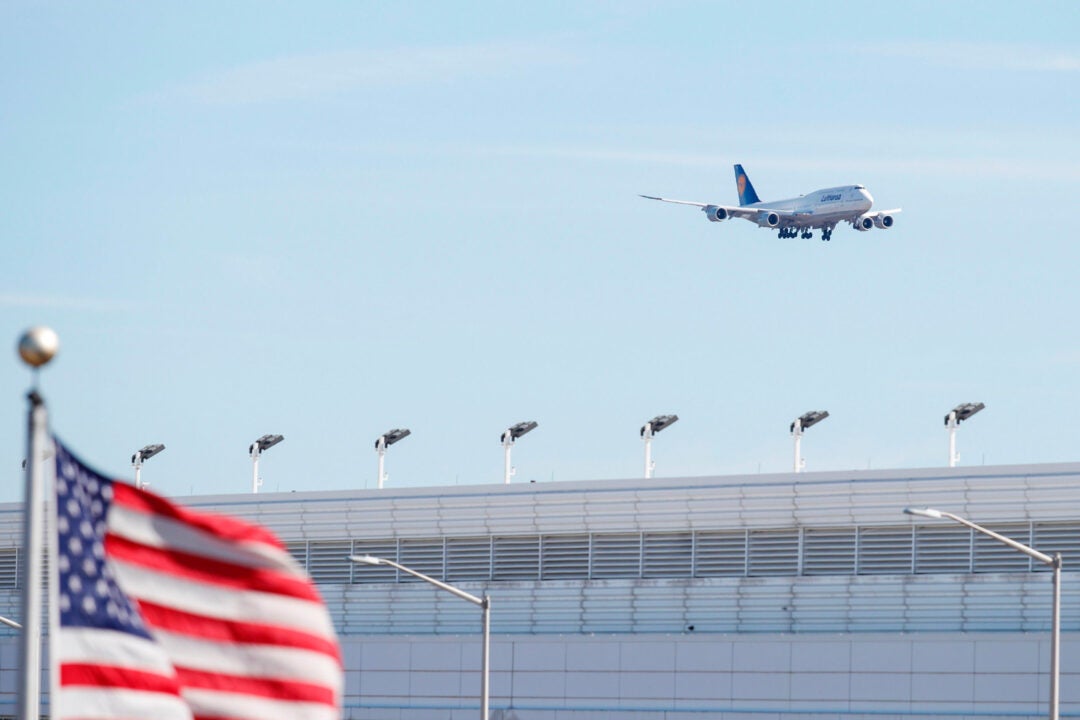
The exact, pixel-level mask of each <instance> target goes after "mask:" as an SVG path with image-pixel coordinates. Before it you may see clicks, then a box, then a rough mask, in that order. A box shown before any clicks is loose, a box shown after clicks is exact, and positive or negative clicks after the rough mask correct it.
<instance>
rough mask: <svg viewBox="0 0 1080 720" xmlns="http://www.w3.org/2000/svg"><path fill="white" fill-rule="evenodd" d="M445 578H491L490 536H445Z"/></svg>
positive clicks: (451, 579) (453, 579) (452, 579)
mask: <svg viewBox="0 0 1080 720" xmlns="http://www.w3.org/2000/svg"><path fill="white" fill-rule="evenodd" d="M446 578H447V579H448V580H450V581H451V582H453V581H456V580H488V579H490V578H491V538H490V537H471V538H447V540H446Z"/></svg>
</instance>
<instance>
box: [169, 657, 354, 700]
mask: <svg viewBox="0 0 1080 720" xmlns="http://www.w3.org/2000/svg"><path fill="white" fill-rule="evenodd" d="M176 676H177V678H178V679H179V680H180V684H181V685H183V686H184V687H185V688H191V689H196V688H197V689H199V690H215V691H218V692H226V693H236V694H239V695H254V696H258V697H266V698H273V699H275V700H283V701H287V702H309V703H319V704H320V705H329V706H331V707H337V697H336V696H335V694H334V690H333V688H330V687H327V686H325V685H315V684H314V683H307V682H299V681H295V680H281V679H274V678H259V677H249V676H245V675H226V674H224V673H212V672H206V671H204V670H193V669H191V668H186V667H177V668H176Z"/></svg>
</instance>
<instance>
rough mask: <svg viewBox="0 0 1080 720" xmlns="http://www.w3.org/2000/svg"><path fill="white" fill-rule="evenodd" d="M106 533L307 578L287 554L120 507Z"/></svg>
mask: <svg viewBox="0 0 1080 720" xmlns="http://www.w3.org/2000/svg"><path fill="white" fill-rule="evenodd" d="M109 531H110V532H112V533H115V534H117V535H120V536H121V537H125V538H127V539H129V540H132V541H134V542H137V543H139V544H141V545H148V546H150V547H155V548H161V549H168V550H176V551H179V552H185V553H190V554H192V555H201V556H203V557H207V558H211V559H213V560H221V561H224V562H229V563H234V564H236V565H244V566H246V567H253V568H269V569H275V570H279V571H281V572H283V573H286V574H289V575H295V576H297V577H306V575H305V574H304V572H303V570H301V569H300V566H299V565H298V564H297V562H296V560H295V559H294V558H293V556H292V555H290V554H289V553H288V551H287V550H282V549H280V548H276V547H274V546H273V545H268V544H266V543H260V542H247V543H237V542H232V541H228V540H222V539H220V538H219V537H217V536H215V535H213V534H211V533H207V532H204V531H202V530H199V529H197V528H195V527H192V526H191V525H188V524H187V523H183V522H179V521H177V520H173V519H172V518H169V517H166V516H164V515H154V514H150V513H144V512H139V511H138V510H135V509H133V508H130V507H127V506H125V505H121V504H120V503H114V504H113V506H112V507H111V508H110V509H109Z"/></svg>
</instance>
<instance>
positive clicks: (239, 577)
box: [50, 441, 343, 720]
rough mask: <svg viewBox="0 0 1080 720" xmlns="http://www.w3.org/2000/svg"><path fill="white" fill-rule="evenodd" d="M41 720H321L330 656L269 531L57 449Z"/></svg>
mask: <svg viewBox="0 0 1080 720" xmlns="http://www.w3.org/2000/svg"><path fill="white" fill-rule="evenodd" d="M55 507H56V518H55V520H56V525H55V527H56V555H55V558H54V562H55V569H56V587H55V588H54V593H53V601H54V602H55V603H56V610H57V612H55V613H54V614H53V615H54V618H55V620H54V622H56V621H57V620H58V622H59V627H54V628H53V632H52V633H50V635H51V638H52V639H51V642H52V653H51V656H52V658H53V660H52V666H53V693H52V697H51V708H50V715H51V716H52V717H54V718H60V719H61V720H75V719H76V718H78V719H93V720H120V719H122V720H132V719H133V718H153V719H154V720H173V719H174V718H176V719H180V718H184V719H189V718H199V719H202V720H224V719H226V718H228V719H230V720H233V719H236V720H240V719H243V720H271V719H276V718H281V719H282V720H285V719H286V718H287V719H288V720H330V719H334V718H338V717H340V700H341V684H342V676H343V672H342V665H341V655H340V652H339V649H338V644H337V638H336V636H335V634H334V628H333V624H332V623H331V620H330V617H329V614H328V613H327V611H326V608H325V606H324V605H323V603H322V600H321V598H320V597H319V595H318V592H317V591H316V589H315V587H314V585H313V584H312V583H311V581H310V579H309V578H308V577H307V576H306V575H305V574H304V572H303V570H302V569H300V567H299V566H298V565H297V563H296V562H295V561H294V560H293V558H292V557H291V556H290V555H289V553H288V552H287V551H286V550H285V548H284V546H283V545H282V544H281V542H280V541H279V540H278V539H277V538H276V537H274V535H273V533H271V532H270V531H269V530H267V529H265V528H262V527H260V526H258V525H253V524H250V523H247V522H244V521H241V520H237V519H235V518H230V517H226V516H222V515H212V514H209V513H201V512H194V511H192V510H188V509H186V508H183V507H180V506H178V505H175V504H173V503H171V502H169V501H167V500H164V499H162V498H160V497H158V496H156V495H153V494H152V493H149V492H146V491H144V490H139V489H136V488H135V487H133V486H131V485H127V484H125V483H122V482H114V481H112V480H109V479H107V478H105V477H102V476H101V475H100V474H99V473H97V472H95V471H94V470H91V469H90V468H88V467H87V466H86V465H85V464H83V463H82V462H81V461H80V460H79V459H78V458H76V457H75V456H74V455H72V454H71V452H70V451H69V450H67V448H65V447H64V446H63V445H62V444H61V443H60V442H59V441H56V506H55Z"/></svg>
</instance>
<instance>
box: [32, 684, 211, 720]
mask: <svg viewBox="0 0 1080 720" xmlns="http://www.w3.org/2000/svg"><path fill="white" fill-rule="evenodd" d="M59 694H60V698H59V700H60V703H61V705H60V707H58V706H57V703H56V702H53V703H52V706H51V707H50V708H49V714H50V715H51V716H52V717H69V718H80V720H115V719H116V718H153V719H154V720H192V714H191V710H190V709H189V708H188V706H187V704H186V703H185V702H184V701H183V700H182V699H180V698H179V697H177V696H175V695H167V694H162V693H155V692H145V691H143V690H127V689H124V688H109V687H103V688H87V687H78V688H61V689H60V691H59ZM61 708H62V709H61ZM61 713H62V714H61Z"/></svg>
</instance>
